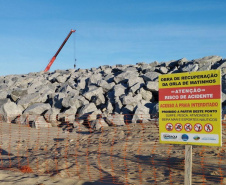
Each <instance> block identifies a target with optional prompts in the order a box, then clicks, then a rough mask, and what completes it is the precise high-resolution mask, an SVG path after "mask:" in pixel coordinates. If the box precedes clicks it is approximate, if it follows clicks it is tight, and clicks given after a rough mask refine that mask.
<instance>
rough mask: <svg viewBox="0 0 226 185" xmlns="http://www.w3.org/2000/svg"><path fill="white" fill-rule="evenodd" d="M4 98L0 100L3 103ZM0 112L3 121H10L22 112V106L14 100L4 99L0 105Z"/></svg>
mask: <svg viewBox="0 0 226 185" xmlns="http://www.w3.org/2000/svg"><path fill="white" fill-rule="evenodd" d="M3 102H4V100H3V101H2V102H1V103H3ZM0 109H1V110H0V113H1V114H2V115H3V121H5V122H7V123H11V122H12V121H13V120H14V119H15V118H16V117H18V116H20V115H21V114H22V111H23V109H22V107H21V106H17V105H16V104H15V103H14V102H11V101H5V102H4V103H3V104H2V106H1V107H0Z"/></svg>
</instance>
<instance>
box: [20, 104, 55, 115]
mask: <svg viewBox="0 0 226 185" xmlns="http://www.w3.org/2000/svg"><path fill="white" fill-rule="evenodd" d="M50 108H51V106H50V105H49V104H47V103H35V104H33V105H31V106H29V107H28V108H27V109H26V110H25V111H24V112H23V114H29V115H31V114H33V115H41V114H43V113H44V112H45V111H47V110H49V109H50Z"/></svg>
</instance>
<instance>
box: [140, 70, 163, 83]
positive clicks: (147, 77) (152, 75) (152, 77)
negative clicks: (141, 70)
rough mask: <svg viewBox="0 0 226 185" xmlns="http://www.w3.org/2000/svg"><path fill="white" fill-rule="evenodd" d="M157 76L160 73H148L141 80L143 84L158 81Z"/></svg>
mask: <svg viewBox="0 0 226 185" xmlns="http://www.w3.org/2000/svg"><path fill="white" fill-rule="evenodd" d="M159 75H160V73H157V72H148V73H145V74H144V75H143V79H144V80H145V82H148V81H156V80H158V77H159Z"/></svg>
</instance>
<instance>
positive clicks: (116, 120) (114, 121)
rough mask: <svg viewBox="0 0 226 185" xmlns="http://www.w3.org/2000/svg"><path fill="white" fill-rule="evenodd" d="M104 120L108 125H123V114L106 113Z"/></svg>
mask: <svg viewBox="0 0 226 185" xmlns="http://www.w3.org/2000/svg"><path fill="white" fill-rule="evenodd" d="M106 122H107V124H108V125H110V126H123V125H125V121H124V115H121V114H115V115H108V116H107V117H106Z"/></svg>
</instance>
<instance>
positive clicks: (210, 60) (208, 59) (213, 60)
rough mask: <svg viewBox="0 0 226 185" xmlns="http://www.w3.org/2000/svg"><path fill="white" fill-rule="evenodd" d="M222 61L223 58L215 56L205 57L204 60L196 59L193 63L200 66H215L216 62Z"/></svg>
mask: <svg viewBox="0 0 226 185" xmlns="http://www.w3.org/2000/svg"><path fill="white" fill-rule="evenodd" d="M220 60H222V57H220V56H214V55H213V56H206V57H203V58H199V59H195V60H193V61H194V62H196V63H199V64H201V63H204V64H205V63H211V64H214V63H216V62H218V61H220Z"/></svg>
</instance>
